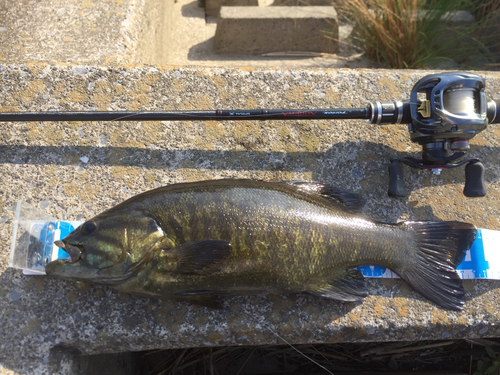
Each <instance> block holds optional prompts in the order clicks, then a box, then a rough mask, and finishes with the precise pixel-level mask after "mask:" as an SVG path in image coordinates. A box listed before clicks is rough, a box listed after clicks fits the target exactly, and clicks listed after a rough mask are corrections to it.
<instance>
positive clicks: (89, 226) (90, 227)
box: [81, 221, 97, 235]
mask: <svg viewBox="0 0 500 375" xmlns="http://www.w3.org/2000/svg"><path fill="white" fill-rule="evenodd" d="M96 228H97V225H96V223H94V222H93V221H87V222H85V223H83V224H82V229H81V232H82V234H85V235H88V234H91V233H92V232H94V231H95V230H96Z"/></svg>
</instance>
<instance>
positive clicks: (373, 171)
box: [0, 142, 500, 192]
mask: <svg viewBox="0 0 500 375" xmlns="http://www.w3.org/2000/svg"><path fill="white" fill-rule="evenodd" d="M499 153H500V148H498V147H480V146H474V145H472V146H471V149H470V152H469V153H468V155H466V156H467V158H478V159H480V160H481V161H482V162H483V164H484V165H485V169H486V173H485V182H487V183H492V182H495V181H498V179H499V178H500V176H498V174H497V173H495V169H494V167H495V166H496V165H495V164H494V160H490V155H498V154H499ZM360 154H362V155H364V156H360ZM84 156H85V157H87V158H88V162H87V163H83V162H81V161H80V158H81V157H84ZM405 156H413V157H419V154H416V153H407V152H399V151H397V150H395V149H393V148H390V147H388V146H385V145H383V144H379V143H374V142H344V143H337V144H334V145H332V146H331V147H330V148H329V149H328V150H327V151H326V152H306V151H298V152H281V151H252V150H242V151H235V150H227V151H226V150H199V149H186V150H165V149H161V150H151V149H144V148H133V147H93V146H24V145H14V146H10V145H0V163H13V164H35V165H36V164H39V165H40V164H41V165H45V164H54V165H82V166H131V167H141V168H147V169H173V170H175V169H179V168H199V169H208V170H210V169H213V170H237V171H242V170H247V171H252V170H256V171H295V172H312V178H313V179H314V180H316V181H330V180H332V178H333V179H337V178H336V176H339V178H338V180H341V181H342V182H343V183H344V182H345V183H347V184H349V185H352V186H358V185H359V184H360V183H361V182H363V190H367V191H378V192H381V191H382V190H384V191H386V190H387V186H382V190H380V189H379V186H378V185H383V184H384V183H385V184H387V183H388V178H389V175H388V166H389V163H390V159H391V158H403V157H405ZM403 169H404V174H405V182H406V186H407V189H408V192H409V191H411V190H412V188H417V189H418V188H421V187H424V186H421V185H415V186H413V187H412V186H411V184H412V180H413V179H414V177H418V176H420V177H422V176H427V177H428V178H429V179H431V184H436V185H451V184H455V183H464V181H465V177H464V167H459V168H454V169H449V170H445V171H443V173H442V174H441V176H435V177H434V176H432V174H431V173H430V171H425V170H417V169H414V168H409V167H406V166H404V167H403ZM371 180H373V181H372V182H371ZM358 187H359V186H358Z"/></svg>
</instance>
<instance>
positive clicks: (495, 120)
mask: <svg viewBox="0 0 500 375" xmlns="http://www.w3.org/2000/svg"><path fill="white" fill-rule="evenodd" d="M486 117H488V123H490V124H499V123H500V99H491V100H488V108H487V110H486Z"/></svg>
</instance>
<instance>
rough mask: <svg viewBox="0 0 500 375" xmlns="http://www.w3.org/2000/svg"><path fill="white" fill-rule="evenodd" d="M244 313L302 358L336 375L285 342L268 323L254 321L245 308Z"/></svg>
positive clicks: (331, 374)
mask: <svg viewBox="0 0 500 375" xmlns="http://www.w3.org/2000/svg"><path fill="white" fill-rule="evenodd" d="M243 312H245V313H246V314H247V316H248V317H249V318H250V319H251V320H252V321H253V322H254V323H256V324H261V325H262V326H263V327H264V328H267V329H268V330H269V331H271V333H273V334H274V335H275V336H276V337H278V338H279V339H280V340H282V341H283V342H284V343H286V344H287V345H288V346H290V347H291V348H292V349H293V350H295V351H296V352H297V353H299V354H300V355H301V356H303V357H304V358H306V359H307V360H309V361H311V362H312V363H314V364H315V365H316V366H318V367H320V368H322V369H323V370H325V371H326V372H328V373H329V374H330V375H334V373H333V372H331V371H330V370H328V369H327V368H326V367H325V366H323V365H321V364H320V363H318V362H316V361H315V360H314V359H312V358H310V357H308V356H307V355H305V354H304V353H302V352H301V351H300V350H299V349H297V348H296V347H295V346H293V345H292V344H291V343H289V342H288V341H287V340H285V338H283V337H281V336H280V335H278V333H277V332H276V331H274V330H273V329H272V328H271V327H270V326H269V325H268V324H267V323H264V322H258V321H256V320H254V319H253V316H252V315H251V314H250V313H249V312H248V311H246V309H245V308H243Z"/></svg>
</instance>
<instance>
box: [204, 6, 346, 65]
mask: <svg viewBox="0 0 500 375" xmlns="http://www.w3.org/2000/svg"><path fill="white" fill-rule="evenodd" d="M338 35H339V24H338V19H337V12H336V11H335V8H334V7H333V6H323V7H320V6H315V7H307V6H305V7H297V6H290V7H287V6H283V7H222V8H221V10H220V15H219V20H218V21H217V30H216V32H215V39H214V49H215V52H216V53H236V54H248V55H260V54H263V53H270V52H286V51H299V52H323V53H335V52H338V51H339V41H338Z"/></svg>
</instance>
